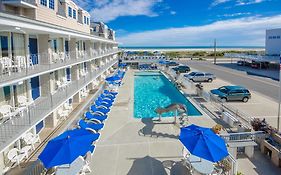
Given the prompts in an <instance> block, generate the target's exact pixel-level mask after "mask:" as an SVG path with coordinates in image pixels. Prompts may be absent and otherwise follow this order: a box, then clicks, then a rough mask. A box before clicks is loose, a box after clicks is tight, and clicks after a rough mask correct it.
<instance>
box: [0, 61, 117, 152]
mask: <svg viewBox="0 0 281 175" xmlns="http://www.w3.org/2000/svg"><path fill="white" fill-rule="evenodd" d="M116 63H117V60H112V61H111V62H110V63H108V64H106V65H104V66H102V67H100V68H99V69H98V70H95V71H93V72H89V73H88V74H87V75H86V76H84V77H82V78H81V79H79V80H75V81H72V82H70V83H69V84H68V85H67V86H66V87H65V88H63V89H61V90H59V91H57V92H56V93H54V94H51V93H49V94H47V95H44V96H42V97H40V98H39V99H38V100H36V101H35V104H34V105H32V106H29V107H28V109H27V110H26V111H25V112H24V113H23V116H21V117H17V118H13V119H12V120H11V121H8V122H6V123H3V124H2V125H0V151H3V150H4V149H5V148H6V147H7V146H8V145H9V144H10V143H13V142H14V141H15V140H16V139H17V138H18V137H19V136H20V135H21V134H23V133H24V132H26V131H27V130H28V129H29V128H31V127H32V126H34V125H35V124H36V123H38V122H40V121H42V120H43V119H44V118H45V117H47V116H48V115H49V114H50V113H52V112H53V111H54V110H55V109H56V108H57V107H58V106H59V105H61V104H62V103H64V102H65V101H66V100H68V99H69V98H71V97H72V96H73V95H75V94H76V93H77V92H78V91H80V90H81V89H82V88H84V87H85V86H86V85H88V84H89V83H90V82H92V81H93V80H94V79H96V78H97V77H98V76H100V75H101V74H102V73H104V72H105V71H106V70H107V69H109V68H110V67H112V66H113V65H114V64H116Z"/></svg>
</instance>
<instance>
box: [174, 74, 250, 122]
mask: <svg viewBox="0 0 281 175" xmlns="http://www.w3.org/2000/svg"><path fill="white" fill-rule="evenodd" d="M171 72H172V73H171V74H172V75H173V76H176V74H175V73H173V71H171ZM180 79H181V83H182V84H183V85H184V86H186V87H188V88H190V89H191V90H193V91H194V92H195V93H196V95H197V96H198V97H201V98H203V99H204V100H205V101H207V102H210V103H211V104H212V105H214V106H215V107H216V108H217V109H218V110H219V111H221V112H223V111H227V112H229V113H230V114H231V115H233V116H234V117H235V118H237V119H238V120H239V121H240V122H241V123H242V124H244V125H246V126H247V127H251V121H252V120H253V117H251V116H249V115H247V114H245V113H244V112H242V111H241V110H239V109H237V108H235V107H233V106H231V105H229V104H226V103H223V102H222V101H221V100H220V99H219V98H218V97H217V96H215V95H213V94H211V93H210V92H208V91H205V90H204V87H203V89H201V90H199V89H198V88H197V87H196V85H195V83H194V82H192V81H190V80H188V79H187V78H180ZM191 98H193V97H191ZM194 101H195V102H197V101H196V100H194Z"/></svg>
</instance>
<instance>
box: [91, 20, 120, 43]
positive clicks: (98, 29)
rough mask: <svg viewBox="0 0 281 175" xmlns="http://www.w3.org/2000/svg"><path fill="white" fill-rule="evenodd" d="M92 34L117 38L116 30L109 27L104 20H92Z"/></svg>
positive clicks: (112, 38)
mask: <svg viewBox="0 0 281 175" xmlns="http://www.w3.org/2000/svg"><path fill="white" fill-rule="evenodd" d="M91 34H93V35H96V36H100V37H103V38H107V39H111V40H115V31H114V30H112V29H109V28H108V26H107V25H105V24H104V23H103V22H91Z"/></svg>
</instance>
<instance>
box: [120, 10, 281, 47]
mask: <svg viewBox="0 0 281 175" xmlns="http://www.w3.org/2000/svg"><path fill="white" fill-rule="evenodd" d="M280 21H281V15H278V16H272V17H248V18H239V19H232V20H224V21H218V22H215V23H212V24H208V25H204V26H190V27H182V28H169V29H161V30H154V31H146V32H140V33H132V34H128V35H125V36H122V37H119V38H118V41H120V42H121V43H123V44H124V45H125V46H188V45H192V46H196V45H197V46H209V45H212V42H213V40H214V38H217V40H218V44H219V45H225V46H226V45H229V46H234V45H237V46H242V45H245V46H264V42H265V30H266V29H270V28H278V27H281V23H280Z"/></svg>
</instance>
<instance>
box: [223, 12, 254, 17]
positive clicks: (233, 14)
mask: <svg viewBox="0 0 281 175" xmlns="http://www.w3.org/2000/svg"><path fill="white" fill-rule="evenodd" d="M245 15H251V13H250V12H245V13H241V12H240V13H232V14H223V15H218V17H238V16H245Z"/></svg>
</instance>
